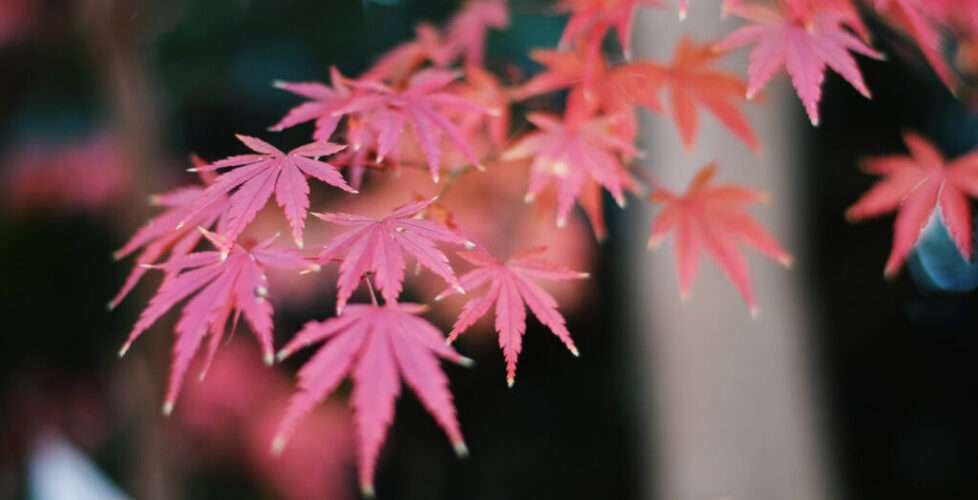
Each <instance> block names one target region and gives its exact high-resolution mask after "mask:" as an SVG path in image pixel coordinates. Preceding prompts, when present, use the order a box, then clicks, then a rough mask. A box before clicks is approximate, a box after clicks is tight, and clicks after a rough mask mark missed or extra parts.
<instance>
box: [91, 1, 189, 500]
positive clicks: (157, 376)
mask: <svg viewBox="0 0 978 500" xmlns="http://www.w3.org/2000/svg"><path fill="white" fill-rule="evenodd" d="M154 6H158V4H154V3H153V2H152V1H151V0H84V1H81V2H79V3H78V5H77V6H76V7H77V9H78V10H77V14H78V18H79V21H80V22H81V24H82V26H83V28H84V29H85V33H86V35H87V37H88V41H89V43H90V44H91V49H92V51H93V60H95V61H98V62H99V63H101V65H102V67H101V70H102V80H103V81H102V85H103V88H104V91H105V94H106V95H105V98H106V101H107V103H108V104H109V105H110V107H111V110H112V115H111V123H110V125H111V127H112V129H113V130H114V131H115V132H116V133H118V134H119V137H121V138H122V140H123V142H124V144H125V148H126V160H127V161H128V162H129V168H130V169H131V171H132V172H133V185H132V186H131V189H130V193H131V196H130V199H129V200H128V204H129V206H130V207H132V210H130V211H129V213H128V214H123V215H122V217H123V218H125V217H129V218H132V219H133V223H134V224H136V223H138V222H137V221H139V220H141V219H143V218H144V217H145V216H146V215H147V211H148V210H147V209H148V206H147V203H146V200H147V199H148V195H149V194H150V193H151V192H153V191H156V190H157V187H158V186H159V183H158V182H157V181H159V180H160V179H161V178H162V175H161V174H162V173H163V170H164V163H165V155H164V148H163V147H162V144H161V135H160V122H159V110H158V105H157V99H156V95H155V93H154V91H153V87H152V84H151V79H150V77H149V75H148V73H147V68H146V66H145V61H144V60H143V57H142V50H143V43H144V40H145V37H146V32H147V31H148V30H149V29H151V27H152V25H151V23H152V22H153V21H154V19H155V16H154V15H153V12H152V7H154ZM146 293H147V292H146V291H145V289H144V290H143V291H136V292H134V293H133V294H132V295H133V296H132V297H130V298H129V300H132V301H136V302H138V301H140V300H143V301H145V300H148V298H149V297H148V295H146ZM168 327H172V323H169V322H163V323H158V324H157V325H156V326H154V327H153V328H152V329H151V330H150V331H148V332H146V335H144V339H143V340H142V343H143V344H144V345H145V347H144V348H143V349H133V352H132V353H130V354H129V356H127V357H126V359H125V360H124V361H122V362H120V365H121V366H120V367H119V372H120V377H119V379H120V381H121V385H122V387H121V388H120V392H121V393H122V394H124V396H123V397H122V400H123V404H124V405H125V407H126V410H127V416H128V417H129V418H130V419H131V423H132V424H133V429H132V431H133V438H134V439H133V441H132V443H131V447H132V448H131V451H130V453H131V456H132V457H133V461H132V470H131V473H132V478H133V479H132V480H133V484H130V485H126V486H127V490H129V491H130V492H131V493H132V496H133V497H134V498H139V499H141V500H166V499H170V498H177V497H178V495H175V492H177V491H179V485H178V484H177V481H176V478H177V473H176V470H175V464H173V461H172V460H171V459H170V453H169V451H170V450H169V448H168V445H167V443H169V442H172V440H170V439H168V438H167V434H168V432H169V430H170V429H169V427H168V426H167V425H166V421H165V419H164V418H163V417H162V416H161V415H160V405H161V402H162V401H163V384H164V383H165V380H166V379H167V374H168V373H169V368H168V367H169V351H170V348H169V341H170V335H169V330H170V328H168ZM164 330H165V331H164Z"/></svg>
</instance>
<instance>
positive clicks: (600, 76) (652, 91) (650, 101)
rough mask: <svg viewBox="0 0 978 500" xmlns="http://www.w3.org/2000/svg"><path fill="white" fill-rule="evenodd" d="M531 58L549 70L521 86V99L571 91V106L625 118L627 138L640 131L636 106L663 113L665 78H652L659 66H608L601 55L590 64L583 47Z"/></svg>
mask: <svg viewBox="0 0 978 500" xmlns="http://www.w3.org/2000/svg"><path fill="white" fill-rule="evenodd" d="M530 57H532V58H533V60H535V61H537V62H538V63H540V64H542V65H543V66H544V67H545V69H544V70H543V71H541V72H539V73H537V74H536V75H535V76H534V77H533V78H531V79H530V80H529V81H527V82H526V83H525V84H523V85H522V86H520V88H519V89H517V91H516V93H515V94H516V98H517V99H526V98H528V97H531V96H535V95H539V94H544V93H548V92H553V91H555V90H560V89H565V88H570V89H571V91H570V94H569V95H568V98H567V100H568V107H570V106H573V105H579V106H581V107H583V108H584V109H586V110H587V111H589V112H596V111H604V112H606V113H607V114H612V115H615V114H618V115H622V116H623V121H626V122H627V123H625V124H622V125H623V126H624V130H623V131H622V133H621V134H620V135H621V136H622V137H623V138H627V139H632V138H633V137H634V132H635V131H637V128H638V127H637V119H636V117H635V111H634V107H635V105H640V106H644V107H645V108H647V109H650V110H652V111H661V110H662V105H661V104H660V103H659V98H658V94H659V88H660V87H661V78H651V75H652V73H653V72H654V71H655V67H654V66H653V65H651V64H650V63H648V62H646V61H638V62H630V63H623V64H616V65H614V66H610V67H609V66H607V64H606V63H605V59H604V57H602V56H601V54H600V53H599V54H597V55H596V56H594V62H593V64H590V65H589V63H588V61H587V59H586V57H587V56H586V54H585V53H584V47H583V45H580V44H578V45H577V50H534V51H533V52H532V53H531V54H530Z"/></svg>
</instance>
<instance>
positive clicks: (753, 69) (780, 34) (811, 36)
mask: <svg viewBox="0 0 978 500" xmlns="http://www.w3.org/2000/svg"><path fill="white" fill-rule="evenodd" d="M813 3H814V5H810V4H809V2H804V1H801V0H795V1H793V2H792V1H785V2H778V6H779V8H771V7H767V6H763V5H758V4H744V3H742V2H740V1H731V2H729V3H728V4H727V9H728V10H729V11H730V12H731V13H732V14H734V15H736V16H739V17H742V18H744V19H746V20H748V21H750V22H751V23H754V24H751V25H749V26H744V27H741V28H739V29H737V30H736V31H734V32H733V33H731V34H729V35H727V37H726V38H724V39H723V40H722V41H720V43H719V44H717V48H718V49H719V50H731V49H735V48H737V47H741V46H744V45H748V44H753V43H756V44H757V46H755V47H754V49H753V50H752V51H751V55H750V66H748V68H747V77H748V78H747V79H748V85H747V98H748V99H751V98H752V97H753V96H754V95H756V94H757V92H759V91H760V90H761V89H762V88H763V87H764V85H765V84H766V83H767V81H768V80H770V79H771V77H772V76H773V75H774V73H775V72H776V71H777V70H778V69H779V68H780V67H781V66H785V68H786V69H787V71H788V74H789V75H791V81H792V83H793V84H794V86H795V90H796V91H797V93H798V97H799V98H800V99H801V101H802V103H803V104H804V105H805V110H806V111H807V112H808V117H809V119H810V120H811V122H812V125H816V126H817V125H818V122H819V118H818V102H819V101H820V100H821V98H822V81H823V80H824V79H825V68H826V66H828V67H830V68H832V69H833V70H835V72H837V73H839V75H841V76H842V77H843V78H845V80H846V81H848V82H849V83H850V84H851V85H852V86H853V87H855V88H856V90H858V91H859V92H860V93H862V94H863V95H864V96H866V97H869V96H870V94H869V89H868V88H866V84H865V82H863V77H862V73H860V72H859V67H858V66H856V60H855V59H854V58H853V57H852V55H851V54H850V53H849V51H853V52H856V53H859V54H862V55H864V56H868V57H872V58H875V59H882V58H883V56H882V54H880V53H879V52H876V51H875V50H873V49H872V48H870V47H869V46H868V45H866V44H865V43H864V42H863V41H862V40H860V39H859V38H858V37H856V36H855V35H853V34H852V33H849V32H848V31H846V28H845V26H847V25H848V23H849V21H850V16H847V15H845V14H843V13H840V12H839V11H838V10H837V9H829V10H819V9H818V5H819V2H813Z"/></svg>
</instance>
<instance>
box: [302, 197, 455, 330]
mask: <svg viewBox="0 0 978 500" xmlns="http://www.w3.org/2000/svg"><path fill="white" fill-rule="evenodd" d="M434 201H435V200H433V199H432V200H424V201H418V202H414V203H408V204H406V205H402V206H400V207H398V208H395V209H394V211H393V212H391V213H389V214H387V215H386V216H384V217H383V218H380V219H374V218H372V217H364V216H361V215H351V214H345V213H325V214H315V215H316V217H319V218H320V219H322V220H324V221H327V222H331V223H333V224H339V225H341V226H348V227H352V228H354V229H351V230H349V231H346V232H344V233H341V234H339V235H337V236H336V237H334V238H333V239H331V240H329V241H328V242H327V243H326V245H325V246H323V250H322V252H320V254H319V257H318V259H319V263H320V264H325V263H327V262H329V261H330V260H332V259H334V258H337V257H339V256H340V255H343V254H345V255H346V257H345V258H344V259H343V263H342V264H340V276H339V279H338V280H337V288H338V290H337V297H336V313H337V314H340V313H341V312H342V311H343V306H345V305H346V302H347V300H349V298H350V296H351V295H353V292H354V291H355V290H356V289H357V286H359V284H360V278H361V277H362V276H363V275H364V273H366V272H367V271H372V272H373V275H374V280H375V281H376V283H377V287H378V288H379V289H380V293H381V295H382V296H383V297H384V300H385V301H386V302H389V303H394V302H397V297H398V296H399V295H400V294H401V288H402V285H403V283H404V267H405V261H404V254H405V253H407V254H410V255H411V256H413V257H414V258H415V259H417V261H418V264H419V265H421V266H423V267H426V268H428V269H429V270H431V271H432V272H434V273H435V274H437V275H438V276H441V277H442V278H443V279H444V280H445V281H446V282H448V284H449V285H451V286H453V287H456V288H457V287H458V286H459V284H458V279H456V278H455V272H454V271H452V267H451V266H450V265H449V264H448V257H446V256H445V254H444V253H442V252H441V250H439V249H438V248H436V247H435V244H434V243H435V242H436V241H442V242H446V243H455V244H458V245H466V246H472V245H473V243H472V242H470V241H468V240H466V239H465V238H463V237H462V236H460V235H459V234H457V233H456V232H455V231H452V230H451V229H449V228H447V227H445V226H443V225H441V224H438V223H436V222H433V221H430V220H425V219H420V218H418V217H416V215H417V214H419V213H421V211H423V210H424V209H426V208H427V207H428V206H429V205H430V204H431V203H432V202H434Z"/></svg>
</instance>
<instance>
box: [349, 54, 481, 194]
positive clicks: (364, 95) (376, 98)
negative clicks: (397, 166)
mask: <svg viewBox="0 0 978 500" xmlns="http://www.w3.org/2000/svg"><path fill="white" fill-rule="evenodd" d="M457 77H458V74H457V73H455V72H452V71H446V70H439V69H425V70H421V71H419V72H418V73H416V74H415V75H414V76H412V77H411V79H410V81H409V82H408V83H407V86H406V88H405V89H403V90H400V89H397V88H394V87H390V86H387V85H384V84H382V83H378V82H375V81H364V80H349V81H348V83H349V84H350V85H351V86H353V87H354V88H355V89H356V90H357V91H358V92H355V93H354V95H353V96H352V97H351V98H350V101H349V102H348V103H347V104H346V105H345V106H343V107H342V108H341V109H340V110H338V111H335V112H334V113H335V114H336V115H337V116H339V115H355V116H357V117H358V119H359V120H360V121H362V123H361V125H360V126H363V127H369V128H371V129H372V130H373V131H374V132H375V134H374V136H375V141H376V144H375V145H376V150H377V161H378V162H380V161H382V160H383V159H384V158H385V157H387V156H388V155H390V156H391V158H393V159H395V161H396V159H397V151H396V145H397V140H398V138H399V137H400V135H401V133H402V132H403V130H404V126H405V124H407V123H410V124H411V127H412V128H413V130H414V137H415V139H417V141H418V144H419V145H420V146H421V150H422V151H423V152H424V154H425V157H426V158H427V160H428V168H429V169H430V170H431V176H432V178H433V179H434V180H435V182H438V180H439V161H440V159H441V146H440V144H439V142H440V139H441V137H442V135H444V136H445V137H447V138H448V140H449V141H451V143H452V144H454V145H455V147H457V148H458V149H459V151H461V152H462V154H463V155H465V157H466V158H467V159H468V160H469V161H470V162H472V164H473V165H476V166H477V167H479V168H481V164H480V163H479V160H478V158H476V156H475V154H473V153H472V148H471V147H470V146H469V142H468V140H466V138H465V136H464V134H463V133H462V131H461V130H460V129H459V127H458V125H456V124H455V123H453V122H452V121H451V120H449V119H448V118H447V117H446V116H445V115H444V114H442V113H441V112H439V111H438V109H448V110H457V111H462V112H466V113H485V112H487V110H486V109H485V108H483V107H482V106H481V105H479V104H477V103H475V102H472V101H470V100H468V99H464V98H462V97H459V96H458V95H456V94H453V93H451V92H448V91H446V90H444V87H446V86H447V85H448V84H450V83H451V82H452V81H454V80H455V79H456V78H457ZM352 142H353V143H354V145H355V146H354V147H356V144H357V142H356V141H352Z"/></svg>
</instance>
